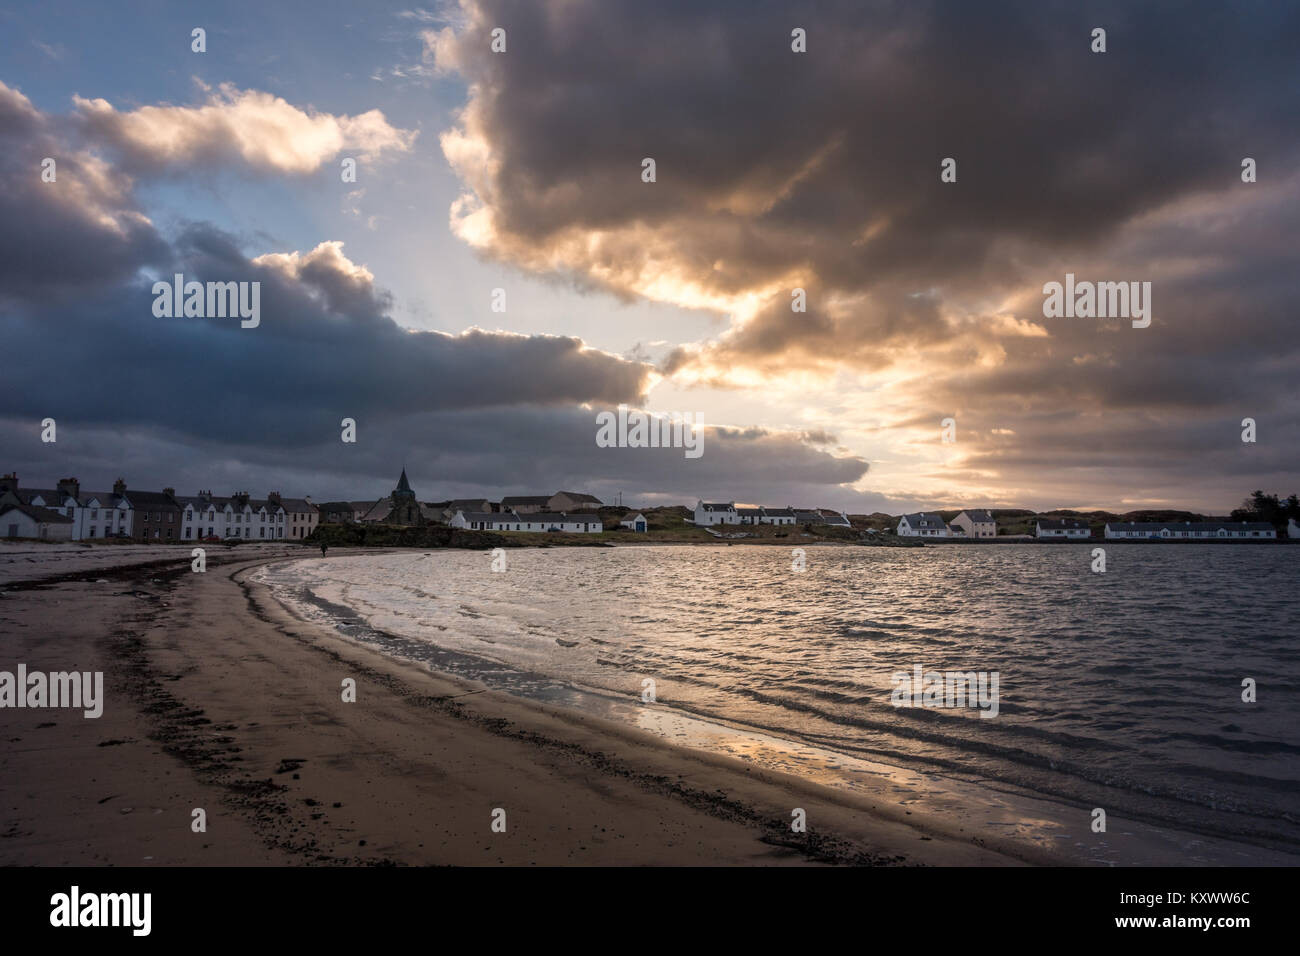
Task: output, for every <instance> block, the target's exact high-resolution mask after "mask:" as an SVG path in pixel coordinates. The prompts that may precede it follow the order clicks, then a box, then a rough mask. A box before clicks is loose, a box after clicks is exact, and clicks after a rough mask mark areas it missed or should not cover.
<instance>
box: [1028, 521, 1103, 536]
mask: <svg viewBox="0 0 1300 956" xmlns="http://www.w3.org/2000/svg"><path fill="white" fill-rule="evenodd" d="M1034 537H1035V538H1064V539H1067V540H1071V541H1072V540H1075V539H1077V538H1091V537H1092V529H1091V528H1090V527H1088V522H1086V521H1080V520H1079V519H1078V518H1039V519H1038V520H1037V521H1035V522H1034Z"/></svg>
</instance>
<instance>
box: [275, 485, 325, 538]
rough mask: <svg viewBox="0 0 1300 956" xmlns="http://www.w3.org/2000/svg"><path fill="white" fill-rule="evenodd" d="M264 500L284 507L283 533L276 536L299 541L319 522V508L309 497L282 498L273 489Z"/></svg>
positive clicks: (314, 528) (313, 529)
mask: <svg viewBox="0 0 1300 956" xmlns="http://www.w3.org/2000/svg"><path fill="white" fill-rule="evenodd" d="M266 500H267V502H268V503H273V504H277V505H279V506H280V507H281V508H283V509H284V534H277V535H276V537H277V538H288V539H289V540H291V541H300V540H302V539H303V538H306V537H308V536H309V535H310V534H311V533H312V532H313V531H315V530H316V526H317V525H318V524H320V509H319V508H317V507H316V506H315V505H314V504H312V503H311V498H282V497H280V493H279V492H278V491H273V492H271V493H270V494H269V495H267V496H266Z"/></svg>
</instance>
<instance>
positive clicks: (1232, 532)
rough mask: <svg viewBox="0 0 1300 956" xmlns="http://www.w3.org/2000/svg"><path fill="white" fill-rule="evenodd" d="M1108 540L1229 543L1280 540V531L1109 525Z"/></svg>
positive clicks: (1245, 526) (1214, 524)
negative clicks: (1231, 541) (1224, 541)
mask: <svg viewBox="0 0 1300 956" xmlns="http://www.w3.org/2000/svg"><path fill="white" fill-rule="evenodd" d="M1105 534H1106V537H1107V538H1111V539H1124V538H1130V539H1132V538H1136V539H1138V540H1150V539H1151V538H1160V539H1162V540H1179V541H1186V540H1193V541H1195V540H1202V541H1204V540H1213V541H1218V540H1225V539H1242V538H1255V539H1260V540H1263V539H1265V538H1276V537H1277V530H1276V529H1275V528H1274V527H1273V526H1272V525H1271V524H1269V523H1268V522H1267V521H1109V522H1107V523H1106V531H1105Z"/></svg>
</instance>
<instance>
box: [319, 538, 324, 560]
mask: <svg viewBox="0 0 1300 956" xmlns="http://www.w3.org/2000/svg"><path fill="white" fill-rule="evenodd" d="M320 556H321V557H322V558H323V557H325V542H324V541H322V542H321V543H320Z"/></svg>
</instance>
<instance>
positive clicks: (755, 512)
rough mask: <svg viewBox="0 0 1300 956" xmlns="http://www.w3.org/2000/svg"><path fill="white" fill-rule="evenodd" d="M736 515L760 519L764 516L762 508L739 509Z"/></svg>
mask: <svg viewBox="0 0 1300 956" xmlns="http://www.w3.org/2000/svg"><path fill="white" fill-rule="evenodd" d="M736 514H738V515H745V516H746V517H747V518H758V517H760V516H761V515H762V514H763V509H762V508H737V509H736Z"/></svg>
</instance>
